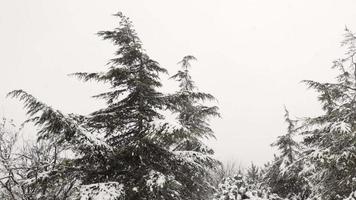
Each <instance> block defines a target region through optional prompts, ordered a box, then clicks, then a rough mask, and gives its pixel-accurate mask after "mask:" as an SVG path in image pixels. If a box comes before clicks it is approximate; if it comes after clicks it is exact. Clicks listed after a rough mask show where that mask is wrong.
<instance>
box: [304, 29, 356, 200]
mask: <svg viewBox="0 0 356 200" xmlns="http://www.w3.org/2000/svg"><path fill="white" fill-rule="evenodd" d="M355 42H356V36H355V35H354V34H353V33H352V32H351V31H349V30H348V29H346V35H345V40H344V41H343V43H342V44H343V45H344V46H346V47H347V52H346V57H345V58H343V59H339V60H337V61H334V65H333V68H336V69H337V70H339V72H340V73H339V75H338V76H337V82H336V83H320V82H316V81H311V80H307V81H304V82H305V83H306V84H307V85H308V86H309V87H310V88H313V89H315V90H316V91H317V92H318V93H319V97H318V100H319V101H320V103H321V105H322V108H323V110H324V113H323V114H322V115H320V116H317V117H310V118H307V119H306V120H305V122H304V123H305V124H304V126H305V130H304V131H303V132H302V134H303V135H304V136H305V139H304V141H303V143H304V144H305V145H306V146H307V148H308V150H307V151H306V152H305V153H304V154H305V155H304V156H303V157H304V162H305V163H307V164H308V168H306V169H309V170H305V171H306V172H308V171H309V172H313V173H310V174H311V175H310V176H309V179H310V181H311V183H312V184H313V191H312V192H313V194H312V195H313V196H314V197H321V198H322V199H336V200H338V199H343V198H346V197H348V196H349V195H350V193H352V192H353V191H355V189H356V136H355V131H356V124H355V119H356V112H355V111H356V109H355V108H356V63H355V62H354V57H355V54H356V46H355Z"/></svg>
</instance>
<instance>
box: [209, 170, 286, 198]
mask: <svg viewBox="0 0 356 200" xmlns="http://www.w3.org/2000/svg"><path fill="white" fill-rule="evenodd" d="M240 199H253V200H278V199H281V198H279V197H278V195H276V194H272V193H270V192H269V190H267V189H265V188H262V187H260V186H258V185H257V184H255V183H251V184H248V183H247V181H246V178H245V177H244V176H243V175H241V174H237V175H235V176H234V177H227V178H225V179H224V180H223V181H222V183H220V184H219V185H218V188H217V192H216V193H215V195H214V199H213V200H240Z"/></svg>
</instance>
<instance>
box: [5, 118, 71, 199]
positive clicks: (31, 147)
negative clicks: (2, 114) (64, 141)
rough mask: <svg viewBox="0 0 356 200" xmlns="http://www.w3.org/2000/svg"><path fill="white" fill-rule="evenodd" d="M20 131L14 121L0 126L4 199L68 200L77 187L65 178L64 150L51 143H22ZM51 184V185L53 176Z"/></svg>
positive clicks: (69, 179)
mask: <svg viewBox="0 0 356 200" xmlns="http://www.w3.org/2000/svg"><path fill="white" fill-rule="evenodd" d="M19 136H20V129H19V128H17V127H16V126H15V125H14V124H13V123H12V121H11V120H7V119H5V118H4V119H3V121H2V122H1V123H0V184H1V185H0V198H1V199H4V200H22V199H59V200H64V199H68V197H70V196H71V195H72V193H74V192H75V190H74V188H75V185H76V184H77V181H76V180H75V179H71V176H70V175H69V176H68V174H67V176H61V173H60V171H58V170H59V169H60V166H58V163H61V161H62V159H63V157H62V155H60V154H61V153H62V149H59V148H57V147H56V146H52V145H49V144H48V143H44V142H40V143H37V144H33V143H32V142H24V141H19ZM48 173H52V174H51V178H52V180H51V181H48V178H49V174H48Z"/></svg>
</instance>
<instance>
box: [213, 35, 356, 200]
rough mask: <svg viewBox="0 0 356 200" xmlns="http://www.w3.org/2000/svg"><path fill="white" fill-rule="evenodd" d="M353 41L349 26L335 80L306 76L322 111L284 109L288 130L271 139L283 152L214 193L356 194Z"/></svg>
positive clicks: (328, 198) (328, 197)
mask: <svg viewBox="0 0 356 200" xmlns="http://www.w3.org/2000/svg"><path fill="white" fill-rule="evenodd" d="M355 44H356V36H355V35H354V34H353V33H352V32H351V31H350V30H348V29H346V33H345V40H344V41H343V42H342V46H344V47H345V48H346V54H345V57H344V58H341V59H338V60H336V61H334V63H333V66H332V67H333V68H334V69H336V70H337V71H338V72H339V73H338V75H337V76H336V81H335V82H334V83H320V82H317V81H312V80H305V81H303V82H304V83H305V84H306V85H307V86H308V87H309V88H311V89H314V90H315V91H316V92H317V93H318V94H319V95H318V100H319V102H320V104H321V108H322V110H323V113H322V114H321V115H319V116H316V117H315V116H313V117H305V116H303V117H302V118H300V119H292V118H291V117H290V116H289V112H288V110H287V109H285V121H286V124H287V131H286V134H285V135H282V136H279V137H278V138H277V140H276V142H275V143H273V144H272V146H275V147H277V148H278V150H279V154H277V155H275V157H274V159H273V160H272V161H270V162H269V163H267V164H266V165H265V166H263V167H261V168H260V169H259V170H257V171H259V173H257V172H256V173H253V174H254V176H253V177H251V173H247V174H245V177H244V178H242V177H241V176H240V175H239V174H238V175H237V176H235V177H229V178H226V179H224V180H223V181H222V184H220V186H219V191H218V192H217V193H216V197H215V198H216V199H219V200H225V199H236V198H237V197H238V198H240V197H242V196H243V195H245V194H249V195H250V196H253V198H255V199H259V198H266V199H285V198H286V199H297V200H305V199H322V200H324V199H325V200H340V199H348V200H354V199H356V62H355V61H354V57H355V54H356V46H355ZM296 137H298V138H301V141H296V140H295V138H296ZM254 171H256V170H254ZM254 177H257V178H254ZM251 180H253V181H251ZM242 182H243V183H244V184H242Z"/></svg>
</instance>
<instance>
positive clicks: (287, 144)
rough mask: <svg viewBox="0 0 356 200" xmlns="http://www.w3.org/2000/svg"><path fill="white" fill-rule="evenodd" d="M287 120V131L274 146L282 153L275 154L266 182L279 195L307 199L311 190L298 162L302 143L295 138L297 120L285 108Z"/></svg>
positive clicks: (268, 168)
mask: <svg viewBox="0 0 356 200" xmlns="http://www.w3.org/2000/svg"><path fill="white" fill-rule="evenodd" d="M284 118H285V121H286V123H287V125H288V128H287V133H286V134H285V135H282V136H279V137H278V139H277V141H276V142H275V143H273V144H272V146H277V148H278V150H279V151H280V155H278V156H275V157H274V160H273V161H272V163H271V164H270V165H269V166H268V167H267V169H266V172H265V175H264V182H265V184H266V185H267V186H268V187H269V188H270V189H271V192H273V193H276V194H278V195H279V196H281V197H283V198H286V197H294V198H298V199H306V198H307V196H308V194H309V191H308V185H307V183H306V182H305V181H304V179H303V178H302V177H299V172H301V170H302V167H303V166H302V163H301V162H297V161H299V158H300V151H301V149H300V145H299V144H298V143H297V142H296V141H295V140H294V139H293V136H294V135H295V134H296V132H297V130H298V128H297V127H296V123H297V120H292V119H291V118H290V116H289V112H288V110H287V109H285V115H284Z"/></svg>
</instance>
